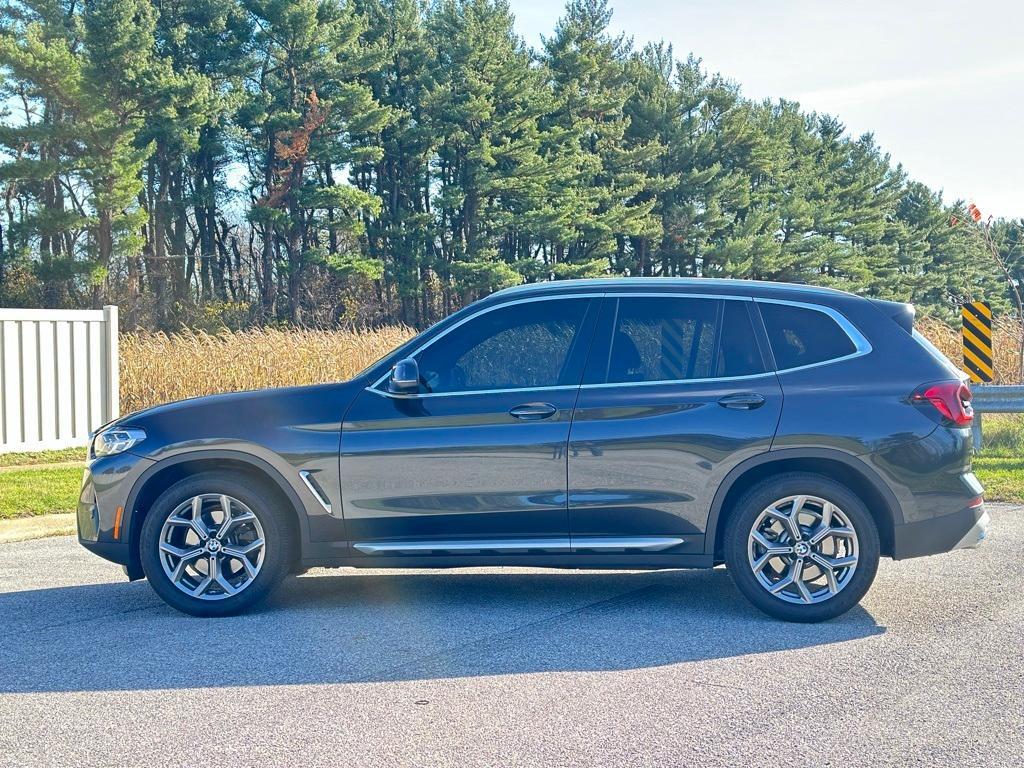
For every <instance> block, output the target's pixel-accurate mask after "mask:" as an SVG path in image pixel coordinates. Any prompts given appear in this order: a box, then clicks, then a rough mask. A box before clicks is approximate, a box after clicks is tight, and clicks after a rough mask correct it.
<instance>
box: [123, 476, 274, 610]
mask: <svg viewBox="0 0 1024 768" xmlns="http://www.w3.org/2000/svg"><path fill="white" fill-rule="evenodd" d="M273 498H274V497H273V495H272V494H269V493H267V492H266V490H265V489H263V488H262V487H261V486H260V485H259V484H255V483H251V482H243V481H242V480H241V479H240V478H237V477H235V476H232V475H231V474H228V473H219V472H218V473H205V474H200V475H196V476H194V477H189V478H186V479H184V480H182V481H180V482H178V483H176V484H175V485H173V486H171V487H170V488H168V489H167V490H166V491H165V492H164V493H163V494H161V496H160V497H159V498H158V499H157V501H156V503H155V504H154V505H153V507H152V508H151V509H150V511H149V514H147V515H146V519H145V522H144V523H143V526H142V533H141V537H140V539H141V541H140V543H141V559H142V567H143V570H144V571H145V572H146V577H147V578H148V579H149V583H150V584H151V585H152V587H153V589H154V590H156V592H157V594H159V595H160V597H161V598H163V599H164V601H165V602H167V603H168V604H169V605H171V606H172V607H174V608H177V609H178V610H180V611H183V612H185V613H189V614H192V615H193V616H226V615H230V614H234V613H238V612H240V611H243V610H245V609H247V608H249V607H251V606H252V605H254V604H255V603H257V602H259V601H261V600H263V599H264V598H266V597H267V595H269V594H270V592H271V591H272V590H273V589H274V588H275V587H276V586H277V585H278V584H279V583H280V582H281V580H282V578H283V577H284V576H285V574H287V572H288V570H289V568H290V565H291V561H292V554H293V546H294V543H293V542H292V540H291V539H292V536H291V532H290V529H289V527H288V525H287V522H286V520H285V519H284V513H283V512H282V511H281V510H279V509H277V508H276V507H275V505H274V504H273V503H272V501H271V499H273Z"/></svg>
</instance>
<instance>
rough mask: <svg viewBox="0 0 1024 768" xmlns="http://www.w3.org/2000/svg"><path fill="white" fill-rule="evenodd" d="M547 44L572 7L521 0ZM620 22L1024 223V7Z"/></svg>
mask: <svg viewBox="0 0 1024 768" xmlns="http://www.w3.org/2000/svg"><path fill="white" fill-rule="evenodd" d="M510 2H511V5H512V9H513V10H514V11H515V13H516V19H517V26H518V29H519V33H520V34H521V35H522V36H523V37H524V38H525V39H526V41H527V43H529V44H530V45H533V46H538V47H539V45H540V36H541V35H542V34H543V35H550V34H551V31H552V30H553V29H554V25H555V22H556V20H557V19H558V17H559V16H560V15H561V10H562V5H561V2H560V0H510ZM612 3H613V7H614V8H615V17H614V19H613V21H612V25H613V28H614V29H615V30H616V31H618V32H624V33H626V34H627V35H628V36H630V37H632V38H633V39H634V41H635V43H636V44H637V45H638V46H639V45H643V44H644V43H645V42H647V41H649V40H659V39H665V40H667V41H668V42H670V43H672V44H673V45H674V47H675V53H676V57H677V58H685V57H686V55H687V54H688V53H689V52H691V51H692V52H693V53H694V54H696V55H697V56H698V57H700V58H702V59H703V60H704V65H705V67H706V68H707V69H708V70H710V71H712V72H721V73H722V74H723V75H725V76H726V77H728V78H729V79H731V80H734V81H736V82H738V83H739V84H740V85H741V86H742V88H743V93H744V94H745V95H747V96H749V97H752V98H756V99H761V98H772V99H775V98H779V97H785V98H787V99H795V100H797V101H799V102H800V104H801V105H802V106H803V107H804V108H805V109H806V110H816V111H820V112H828V113H830V114H834V115H837V116H838V117H839V118H840V119H841V120H842V121H843V122H844V123H845V124H846V126H847V128H848V129H849V131H850V132H851V133H853V134H856V135H859V134H861V133H865V132H869V131H870V132H873V133H874V134H875V138H876V139H877V141H878V143H879V144H880V145H881V146H882V147H883V148H884V149H885V150H886V151H887V152H889V153H891V155H892V157H893V159H894V160H895V161H897V162H900V163H902V164H903V166H904V168H906V169H907V171H908V172H909V173H910V174H911V175H912V176H913V177H914V178H915V179H918V180H920V181H923V182H924V183H926V184H928V185H929V186H931V187H932V188H934V189H941V190H943V191H944V193H945V199H946V200H947V202H951V201H952V200H954V199H957V198H962V199H964V200H969V201H974V202H976V203H977V205H978V206H979V207H980V208H981V209H982V210H983V211H984V212H985V213H986V214H988V213H992V214H995V215H997V216H1012V217H1021V216H1024V148H1022V145H1024V2H1013V1H1012V0H994V1H992V2H984V3H970V2H958V3H953V2H948V1H947V0H932V1H931V2H919V1H918V0H910V1H908V0H889V1H888V2H877V1H875V0H871V2H857V3H851V2H841V1H840V0H834V1H832V2H827V1H826V0H814V1H812V0H773V1H772V2H755V1H754V0H718V1H717V2H715V1H714V0H705V1H703V2H702V1H700V0H617V2H616V0H612Z"/></svg>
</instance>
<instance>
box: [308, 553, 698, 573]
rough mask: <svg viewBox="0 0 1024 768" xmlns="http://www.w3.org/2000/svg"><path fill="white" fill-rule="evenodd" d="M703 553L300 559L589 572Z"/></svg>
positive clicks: (643, 566)
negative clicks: (565, 569) (559, 569)
mask: <svg viewBox="0 0 1024 768" xmlns="http://www.w3.org/2000/svg"><path fill="white" fill-rule="evenodd" d="M714 564H715V563H714V558H713V557H712V556H711V555H704V554H674V555H664V554H648V553H644V554H631V555H621V554H620V555H600V554H593V555H591V554H573V553H566V554H507V555H479V554H474V555H362V556H358V557H344V556H335V557H312V558H303V559H302V567H303V568H317V567H322V568H485V567H488V568H489V567H495V566H511V567H521V568H569V569H589V570H658V569H666V568H711V567H712V566H714Z"/></svg>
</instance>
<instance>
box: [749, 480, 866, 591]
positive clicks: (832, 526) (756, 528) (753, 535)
mask: <svg viewBox="0 0 1024 768" xmlns="http://www.w3.org/2000/svg"><path fill="white" fill-rule="evenodd" d="M859 551H860V547H859V541H858V539H857V531H856V530H855V529H854V527H853V525H852V524H851V522H850V519H849V517H848V516H847V515H846V513H844V512H843V511H842V510H841V509H840V508H839V507H837V506H836V505H835V504H833V503H832V502H830V501H828V500H827V499H823V498H820V497H818V496H810V495H797V496H786V497H784V498H781V499H778V500H777V501H775V502H773V503H772V504H769V505H768V506H767V507H765V508H764V509H763V510H762V511H761V513H760V514H759V515H758V516H757V519H756V520H755V521H754V524H753V526H752V527H751V529H750V535H749V537H748V540H747V557H748V560H749V562H750V568H751V570H752V571H753V573H754V576H755V577H756V578H757V580H758V582H759V583H760V585H761V586H762V587H764V589H765V590H767V591H768V592H769V593H770V594H772V595H774V596H775V597H777V598H779V599H780V600H784V601H786V602H789V603H798V604H799V603H803V604H808V603H821V602H824V601H826V600H829V599H831V598H833V597H835V596H836V595H837V594H839V592H841V591H842V590H843V588H844V587H845V586H846V585H847V584H849V583H850V580H851V579H852V578H853V574H854V572H855V571H856V570H857V560H858V557H859Z"/></svg>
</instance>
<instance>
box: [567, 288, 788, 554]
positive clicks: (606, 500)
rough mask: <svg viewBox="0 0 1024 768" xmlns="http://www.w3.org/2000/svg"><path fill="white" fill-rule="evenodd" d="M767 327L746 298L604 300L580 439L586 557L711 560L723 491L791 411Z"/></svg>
mask: <svg viewBox="0 0 1024 768" xmlns="http://www.w3.org/2000/svg"><path fill="white" fill-rule="evenodd" d="M755 319H756V316H755V314H754V307H753V302H752V301H751V300H750V299H748V298H745V297H714V296H702V295H698V296H694V295H683V294H650V295H638V294H628V295H620V296H608V297H607V298H606V299H605V300H604V307H603V311H602V315H601V323H600V325H599V329H598V331H597V335H596V336H595V339H594V343H593V346H592V351H591V355H590V359H589V362H588V366H587V372H586V375H585V378H584V384H583V386H582V387H581V388H580V395H579V398H578V400H577V405H576V411H575V415H574V417H573V425H572V430H571V433H570V437H569V470H568V475H569V526H570V530H571V534H572V539H573V547H574V549H575V550H577V551H581V552H587V551H607V552H626V553H629V552H681V553H682V552H686V553H689V552H693V553H699V552H702V551H703V549H704V531H705V528H706V525H707V518H708V512H709V510H710V507H711V502H712V499H713V497H714V495H715V492H716V491H717V490H718V486H719V485H720V483H721V482H722V479H723V478H724V477H725V476H726V475H727V474H728V472H729V471H730V470H731V469H732V468H733V467H735V466H736V465H737V464H739V463H740V462H742V461H744V460H745V459H748V458H750V457H752V456H756V455H757V454H759V453H762V452H764V451H767V450H768V449H769V448H770V447H771V443H772V438H773V436H774V434H775V430H776V427H777V426H778V423H779V416H780V413H781V410H782V390H781V389H780V387H779V383H778V379H777V377H776V376H775V374H774V373H773V372H771V371H770V370H768V365H767V364H766V357H767V356H766V355H765V354H763V347H764V344H765V341H764V339H763V333H761V332H755V328H756V327H759V326H756V325H755V322H754V321H755ZM759 336H760V338H759Z"/></svg>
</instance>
